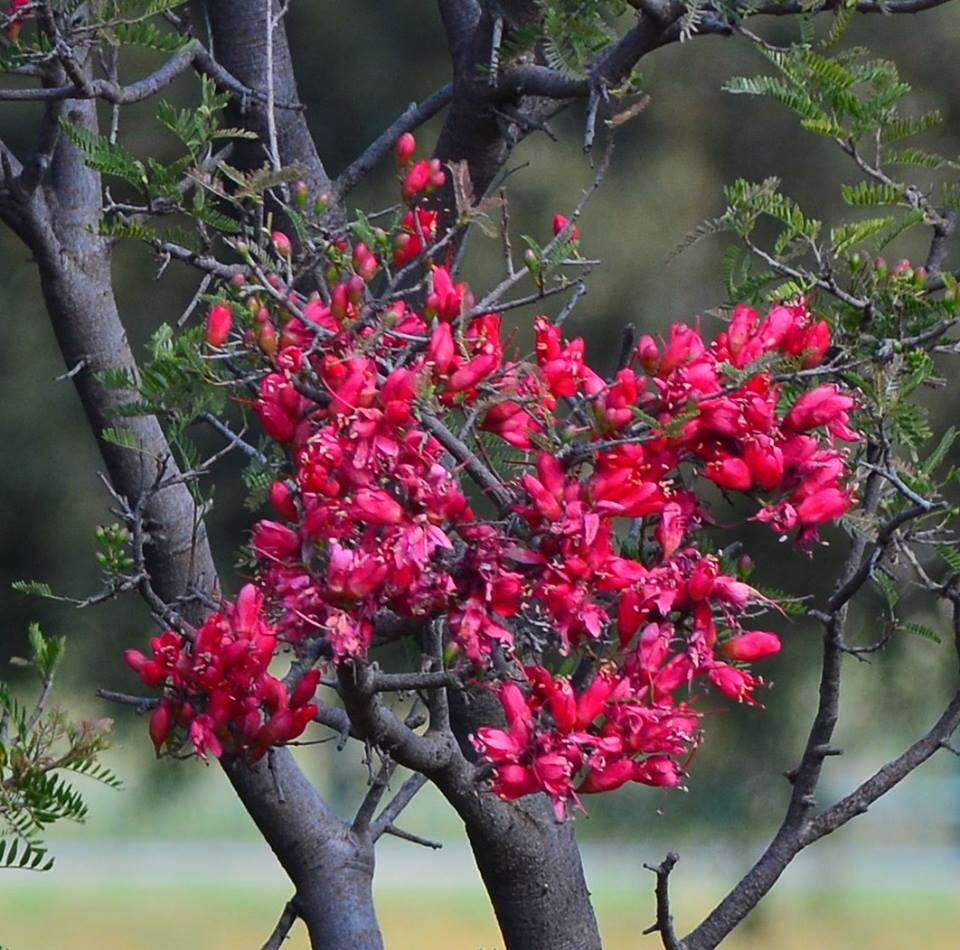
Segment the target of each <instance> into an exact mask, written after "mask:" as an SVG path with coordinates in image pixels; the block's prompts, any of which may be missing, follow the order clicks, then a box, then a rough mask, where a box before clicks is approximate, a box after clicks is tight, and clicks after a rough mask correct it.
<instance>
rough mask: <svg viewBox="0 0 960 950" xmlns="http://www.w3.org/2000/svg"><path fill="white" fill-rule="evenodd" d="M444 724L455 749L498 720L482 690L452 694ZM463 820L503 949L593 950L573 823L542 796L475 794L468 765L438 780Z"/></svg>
mask: <svg viewBox="0 0 960 950" xmlns="http://www.w3.org/2000/svg"><path fill="white" fill-rule="evenodd" d="M450 716H451V723H452V725H453V728H454V731H455V733H456V734H457V738H458V741H459V742H460V746H461V749H462V750H463V751H464V753H465V754H466V755H468V756H471V757H472V756H473V752H472V748H471V746H470V743H469V740H468V736H469V734H470V733H472V732H475V731H476V729H477V728H479V727H480V726H481V725H491V724H498V725H499V724H502V721H503V714H502V712H501V710H500V705H499V703H498V702H496V700H495V699H494V698H493V697H492V696H491V695H490V694H489V693H488V692H485V691H480V692H471V693H468V694H466V697H465V696H464V694H460V693H452V694H451V703H450ZM438 784H439V785H440V789H441V791H442V792H443V793H444V795H445V796H446V798H447V799H448V801H449V802H450V803H451V804H452V805H453V807H454V808H455V809H456V810H457V813H458V814H459V815H460V817H461V818H462V819H463V823H464V826H465V827H466V830H467V836H468V837H469V839H470V846H471V848H472V849H473V855H474V858H475V860H476V862H477V868H478V869H479V871H480V874H481V876H482V877H483V882H484V884H485V885H486V888H487V893H488V894H489V896H490V902H491V903H492V904H493V909H494V912H495V913H496V915H497V921H498V923H499V924H500V930H501V931H502V933H503V938H504V940H505V941H506V945H507V947H508V948H509V950H526V948H530V947H537V948H541V950H595V948H599V947H600V946H601V941H600V932H599V930H598V928H597V920H596V916H595V915H594V912H593V906H592V904H591V902H590V892H589V890H588V889H587V884H586V881H585V879H584V876H583V865H582V862H581V860H580V850H579V848H578V847H577V842H576V838H575V836H574V825H573V822H570V821H567V822H564V823H562V824H561V823H559V822H557V820H556V818H555V816H554V814H553V808H552V806H551V804H550V801H549V799H548V798H547V797H546V796H545V795H531V796H529V797H527V798H524V799H521V800H520V801H518V802H512V803H507V802H504V801H501V800H500V799H499V798H497V797H496V796H494V795H493V794H491V793H489V792H482V793H481V792H478V791H477V788H476V780H475V778H474V776H473V771H472V769H469V768H468V769H462V768H460V769H454V770H452V772H451V774H450V775H449V776H448V777H441V778H440V780H439V781H438Z"/></svg>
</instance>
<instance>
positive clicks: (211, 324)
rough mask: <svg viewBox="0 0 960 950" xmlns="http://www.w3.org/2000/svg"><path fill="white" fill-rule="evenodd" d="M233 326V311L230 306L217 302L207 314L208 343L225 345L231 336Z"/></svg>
mask: <svg viewBox="0 0 960 950" xmlns="http://www.w3.org/2000/svg"><path fill="white" fill-rule="evenodd" d="M232 326H233V312H232V311H231V310H230V308H229V307H228V306H227V305H226V304H222V303H218V304H215V305H214V306H213V307H211V308H210V313H209V314H208V315H207V343H209V344H210V345H211V346H223V344H224V343H226V342H227V338H228V337H229V336H230V329H231V327H232Z"/></svg>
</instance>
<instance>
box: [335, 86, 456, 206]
mask: <svg viewBox="0 0 960 950" xmlns="http://www.w3.org/2000/svg"><path fill="white" fill-rule="evenodd" d="M452 97H453V84H452V83H447V85H445V86H441V88H440V89H438V90H437V91H436V92H435V93H433V95H432V96H430V97H428V98H427V99H424V100H423V102H421V103H420V105H417V104H416V103H415V102H411V103H410V105H409V106H408V107H407V108H406V110H404V112H403V114H402V115H401V116H400V117H399V118H398V119H396V120H395V121H394V122H393V124H392V125H390V126H389V127H388V128H387V129H386V130H385V131H384V132H382V133H381V134H380V135H379V136H378V137H377V138H376V139H375V140H374V141H373V142H371V143H370V145H368V146H367V148H366V149H365V150H364V152H363V153H362V154H361V155H360V156H359V157H358V158H355V159H354V160H353V161H352V162H351V163H350V164H349V165H348V166H347V167H346V168H345V169H344V170H343V171H342V172H341V173H340V176H339V177H338V178H337V181H336V185H335V188H336V194H337V197H338V199H339V198H343V196H344V195H346V194H347V192H349V191H350V190H351V189H353V188H355V187H356V186H357V185H359V184H360V182H361V181H363V179H364V177H366V175H367V174H368V173H369V172H370V170H371V169H372V168H373V167H374V166H375V165H376V164H377V163H378V162H379V161H380V160H381V159H382V158H384V156H386V155H387V154H388V153H389V152H390V151H391V150H392V149H393V147H394V146H395V145H396V144H397V139H399V138H400V136H401V135H403V134H404V133H406V132H412V131H413V130H414V129H416V128H419V127H420V126H421V125H423V123H424V122H428V121H429V120H430V119H432V118H433V117H434V116H435V115H436V114H437V113H438V112H439V111H440V110H441V109H443V108H445V107H446V106H447V105H448V104H449V102H450V100H451V98H452Z"/></svg>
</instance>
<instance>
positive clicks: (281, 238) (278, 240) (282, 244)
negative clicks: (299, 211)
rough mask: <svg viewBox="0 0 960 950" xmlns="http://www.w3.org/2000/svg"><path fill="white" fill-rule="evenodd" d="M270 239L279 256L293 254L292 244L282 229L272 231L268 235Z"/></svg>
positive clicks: (287, 256)
mask: <svg viewBox="0 0 960 950" xmlns="http://www.w3.org/2000/svg"><path fill="white" fill-rule="evenodd" d="M270 240H271V242H272V243H273V249H274V250H275V251H276V252H277V253H278V254H279V255H280V256H281V257H286V258H289V257H290V255H291V254H293V245H292V244H291V243H290V238H288V237H287V236H286V234H284V233H283V231H274V232H273V233H272V234H271V235H270Z"/></svg>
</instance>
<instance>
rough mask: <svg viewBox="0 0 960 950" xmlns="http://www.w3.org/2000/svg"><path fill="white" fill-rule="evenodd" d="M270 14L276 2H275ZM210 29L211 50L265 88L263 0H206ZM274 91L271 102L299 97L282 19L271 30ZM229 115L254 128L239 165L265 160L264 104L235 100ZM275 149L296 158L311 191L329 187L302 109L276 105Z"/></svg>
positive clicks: (289, 160) (291, 160)
mask: <svg viewBox="0 0 960 950" xmlns="http://www.w3.org/2000/svg"><path fill="white" fill-rule="evenodd" d="M273 7H274V15H276V11H277V9H278V5H277V4H276V3H275V2H274V4H273ZM207 11H208V12H209V15H210V30H211V34H212V51H213V54H214V56H215V58H216V60H217V62H219V63H220V65H222V66H223V67H225V68H226V69H227V70H228V72H230V73H231V74H232V75H233V76H235V77H236V78H237V79H239V80H240V81H241V82H242V83H243V84H244V85H245V86H247V87H249V88H251V89H257V90H259V91H260V92H263V93H266V91H267V86H268V84H267V78H268V75H269V74H268V73H267V9H266V3H264V0H207ZM273 41H274V43H273V92H274V99H275V102H277V103H281V104H283V105H284V106H287V105H291V104H294V103H298V102H299V101H300V99H299V94H298V92H297V83H296V77H295V75H294V71H293V61H292V60H291V58H290V45H289V43H288V42H287V33H286V29H285V26H284V22H283V21H282V20H281V21H280V22H279V23H278V24H277V26H276V29H275V30H274V36H273ZM231 111H232V120H233V121H234V122H235V123H236V124H237V125H241V126H243V127H244V128H247V129H250V130H251V131H253V132H256V133H257V136H258V139H257V140H256V141H251V142H247V143H245V144H244V145H243V148H242V149H241V150H240V151H239V153H238V155H237V156H236V159H235V161H236V163H237V164H238V166H239V167H251V166H260V165H263V164H264V162H265V161H267V155H268V153H267V149H266V148H265V143H269V141H270V138H269V123H268V120H267V108H266V106H265V104H264V103H262V102H259V101H257V100H252V99H251V100H248V101H247V102H245V103H242V104H240V103H235V104H234V105H233V106H232V107H231ZM276 133H277V149H278V151H279V153H280V160H281V162H282V163H283V164H297V165H299V166H301V167H302V169H303V177H304V180H305V181H306V182H307V184H308V185H309V186H310V190H311V192H312V193H313V194H321V193H322V192H325V191H326V192H329V191H331V189H332V185H331V182H330V178H329V176H328V175H327V172H326V169H325V168H324V167H323V162H322V161H321V160H320V156H319V155H318V154H317V148H316V145H315V144H314V141H313V138H312V137H311V135H310V130H309V128H308V127H307V120H306V116H305V113H304V112H303V110H301V109H291V108H278V109H277V110H276Z"/></svg>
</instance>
